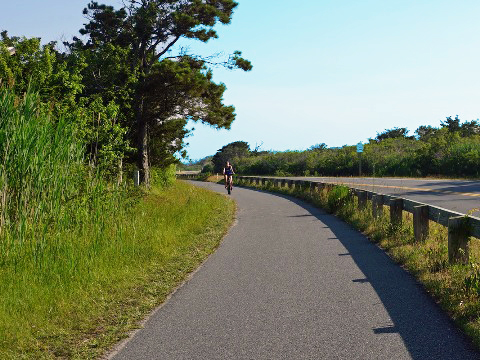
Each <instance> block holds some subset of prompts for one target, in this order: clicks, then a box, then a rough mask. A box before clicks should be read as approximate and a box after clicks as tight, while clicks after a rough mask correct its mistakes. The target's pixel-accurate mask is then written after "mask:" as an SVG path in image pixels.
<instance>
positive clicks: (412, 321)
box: [250, 189, 480, 360]
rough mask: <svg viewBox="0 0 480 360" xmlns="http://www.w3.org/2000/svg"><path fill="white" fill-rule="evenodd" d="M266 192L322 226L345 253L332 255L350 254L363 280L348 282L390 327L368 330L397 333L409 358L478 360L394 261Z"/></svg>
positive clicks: (334, 221)
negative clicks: (375, 302)
mask: <svg viewBox="0 0 480 360" xmlns="http://www.w3.org/2000/svg"><path fill="white" fill-rule="evenodd" d="M250 190H253V191H260V192H265V191H262V190H256V189H250ZM265 193H267V192H265ZM268 193H269V194H271V195H272V196H279V197H282V198H284V199H288V200H290V201H292V202H294V203H295V204H297V205H299V206H300V207H302V208H304V209H305V210H307V211H308V212H309V214H311V215H313V216H314V217H316V219H318V220H319V221H321V222H322V223H323V224H325V225H326V226H328V227H329V228H330V229H331V231H332V232H333V234H334V235H335V237H336V239H338V241H340V242H341V243H342V244H343V246H344V247H345V248H346V250H347V251H348V253H342V254H338V256H351V257H352V259H353V260H354V262H355V263H356V265H357V266H358V268H359V269H360V270H361V271H362V273H363V274H364V276H365V278H361V279H352V282H354V283H356V284H357V285H358V286H368V285H370V286H372V287H373V289H374V290H375V292H376V293H377V295H378V297H379V298H380V300H381V302H382V304H383V306H384V307H385V309H386V311H387V312H388V314H389V316H390V318H391V320H392V323H393V326H387V327H379V328H372V329H371V330H372V332H373V333H374V334H385V333H398V334H399V335H400V336H401V337H402V339H403V341H404V343H405V345H406V347H407V349H408V351H409V353H410V355H411V357H412V359H418V360H420V359H421V360H424V359H437V360H439V359H445V360H447V359H448V360H456V359H458V360H460V359H462V360H466V359H480V353H479V352H477V350H475V349H474V347H473V345H472V343H471V342H470V340H469V339H468V338H466V336H465V335H464V334H463V333H462V332H461V331H460V330H459V329H458V328H457V327H456V325H455V324H454V323H453V321H452V320H451V319H450V318H449V317H448V316H447V315H446V314H445V313H444V312H443V310H442V309H440V307H439V306H438V305H437V304H436V303H435V302H434V300H433V299H432V298H431V297H430V296H429V295H428V294H427V293H426V291H425V290H424V288H423V287H422V285H421V284H419V283H418V282H417V281H416V280H415V279H414V277H413V276H412V275H410V274H409V273H408V272H406V271H405V270H404V269H402V268H401V267H400V266H399V265H397V264H396V263H394V262H393V260H392V259H391V258H390V257H389V256H388V255H387V254H386V253H385V252H384V251H383V250H382V249H380V248H379V247H378V246H376V245H375V244H373V243H371V242H370V241H369V240H368V239H367V238H366V237H365V236H364V235H362V234H361V233H360V232H358V231H357V230H355V229H353V228H351V227H350V226H348V225H347V224H346V223H345V222H343V221H342V220H340V219H339V218H337V217H335V216H333V215H329V214H326V213H325V212H324V211H322V210H320V209H318V208H315V207H314V206H312V205H310V204H308V203H306V202H304V201H302V200H299V199H296V198H293V197H291V196H287V195H283V194H278V193H270V192H268ZM333 239H334V238H330V240H329V239H324V240H320V241H332V240H333Z"/></svg>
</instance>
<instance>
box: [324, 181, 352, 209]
mask: <svg viewBox="0 0 480 360" xmlns="http://www.w3.org/2000/svg"><path fill="white" fill-rule="evenodd" d="M350 200H351V196H350V189H349V188H348V187H346V186H334V187H333V189H332V190H331V191H330V192H329V193H328V198H327V204H328V210H329V211H330V212H332V213H334V212H336V211H338V210H339V209H340V208H342V207H343V206H345V205H347V203H348V202H349V201H350Z"/></svg>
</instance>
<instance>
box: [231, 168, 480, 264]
mask: <svg viewBox="0 0 480 360" xmlns="http://www.w3.org/2000/svg"><path fill="white" fill-rule="evenodd" d="M237 179H239V180H242V181H246V182H250V184H252V183H255V184H260V183H261V184H262V185H263V186H265V185H267V184H268V183H269V182H270V183H271V184H272V185H273V186H274V187H278V188H283V187H286V186H288V188H289V189H291V188H293V187H295V188H301V189H304V190H309V191H310V192H315V191H330V190H331V189H332V188H333V187H334V186H335V185H336V184H334V183H328V182H318V181H309V180H292V179H285V178H263V177H262V178H260V177H252V176H238V177H237ZM347 187H348V188H349V189H350V190H351V192H352V194H354V195H355V196H356V197H357V198H358V202H357V204H358V208H359V210H364V209H365V208H366V206H367V201H371V204H372V215H373V217H374V218H377V217H379V216H380V215H381V214H382V212H383V207H384V206H387V207H389V208H390V221H391V223H392V225H396V226H398V225H400V224H401V223H402V212H403V211H407V212H409V213H411V214H413V228H414V235H415V239H416V241H424V240H425V238H426V237H427V236H428V232H429V221H433V222H436V223H438V224H441V225H443V226H445V227H447V228H448V258H449V261H450V263H463V264H466V263H468V239H469V237H470V236H472V237H475V238H477V239H480V219H478V218H476V217H473V216H469V215H466V214H462V213H459V212H456V211H452V210H447V209H443V208H441V207H437V206H432V205H428V204H424V203H421V202H417V201H413V200H410V199H404V198H399V197H398V196H392V195H387V194H381V193H376V192H373V191H368V190H363V189H358V188H354V187H350V186H347Z"/></svg>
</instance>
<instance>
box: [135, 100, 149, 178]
mask: <svg viewBox="0 0 480 360" xmlns="http://www.w3.org/2000/svg"><path fill="white" fill-rule="evenodd" d="M143 101H144V100H143V97H142V98H141V99H140V102H139V104H138V109H137V115H136V117H137V119H136V123H137V125H138V140H137V149H138V159H137V165H138V169H139V170H140V181H141V182H142V183H143V184H144V185H145V186H147V187H149V186H150V166H149V161H148V160H149V159H148V124H147V121H146V119H145V117H144V114H143Z"/></svg>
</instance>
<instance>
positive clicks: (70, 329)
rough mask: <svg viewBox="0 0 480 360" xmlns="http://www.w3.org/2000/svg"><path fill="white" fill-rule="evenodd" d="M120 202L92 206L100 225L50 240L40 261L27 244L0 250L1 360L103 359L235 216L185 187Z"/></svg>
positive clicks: (230, 208)
mask: <svg viewBox="0 0 480 360" xmlns="http://www.w3.org/2000/svg"><path fill="white" fill-rule="evenodd" d="M135 199H137V200H135ZM117 200H118V199H117ZM132 200H134V201H133V202H132ZM122 201H123V203H122V204H121V205H116V206H115V205H114V204H115V202H113V201H109V202H106V203H105V204H104V205H103V206H101V205H100V203H97V204H92V211H93V214H91V215H95V214H97V216H99V217H96V216H91V217H90V219H85V218H82V220H83V223H82V224H78V226H77V227H75V228H70V229H69V230H68V231H66V230H65V231H63V232H56V233H52V234H47V236H46V237H45V238H44V239H43V243H42V244H41V247H42V253H41V254H39V253H38V252H37V253H34V250H35V244H32V243H31V241H29V242H28V243H24V244H17V247H16V248H15V249H11V250H10V253H9V255H8V257H7V256H5V253H4V252H2V255H3V257H2V258H3V265H2V267H1V275H2V276H1V277H0V358H2V359H8V358H32V359H39V358H58V357H61V358H81V359H85V358H93V357H96V356H99V355H100V354H102V353H103V352H104V351H105V349H107V348H108V347H109V346H111V345H112V344H114V343H115V342H117V341H118V340H119V339H121V338H123V337H125V336H126V334H127V332H128V331H129V330H131V329H132V328H134V327H135V326H136V322H137V321H139V320H140V319H141V318H142V316H144V315H145V314H146V313H148V312H149V311H150V310H151V309H153V307H154V306H156V305H158V304H160V303H161V302H162V301H163V300H164V299H165V297H166V296H167V295H168V294H169V293H170V292H171V291H172V290H173V289H174V288H175V286H177V285H178V284H179V283H180V282H181V281H182V280H184V279H185V277H186V276H187V275H188V273H189V272H191V271H193V270H194V269H195V268H196V267H197V266H198V265H199V264H200V263H201V262H202V261H203V260H204V259H205V257H206V256H208V255H209V254H210V253H212V252H213V251H214V250H215V248H216V247H217V245H218V244H219V241H220V240H221V238H222V236H223V235H224V233H225V232H226V230H227V229H228V227H229V226H230V224H231V221H232V219H233V213H234V204H233V202H232V201H229V200H228V199H227V198H226V197H224V196H221V195H218V194H213V193H211V192H208V191H205V190H202V189H198V188H194V187H192V186H189V185H187V184H184V183H181V182H179V183H176V184H174V185H171V186H170V187H167V188H164V189H161V188H159V187H155V186H154V187H153V189H152V191H150V192H149V193H148V194H147V195H146V196H144V197H143V198H142V199H141V200H138V197H132V198H131V199H130V204H129V206H128V207H125V206H123V205H125V204H126V202H128V199H123V200H122ZM78 210H79V212H80V213H81V212H83V211H85V210H84V209H78ZM112 211H116V212H117V213H116V215H115V216H112V214H111V212H112ZM101 212H106V214H105V215H103V214H101ZM20 255H21V256H20ZM6 258H8V259H10V261H9V262H8V264H7V263H6V261H5V260H7V259H6ZM14 259H16V261H14ZM36 259H40V260H36Z"/></svg>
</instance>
